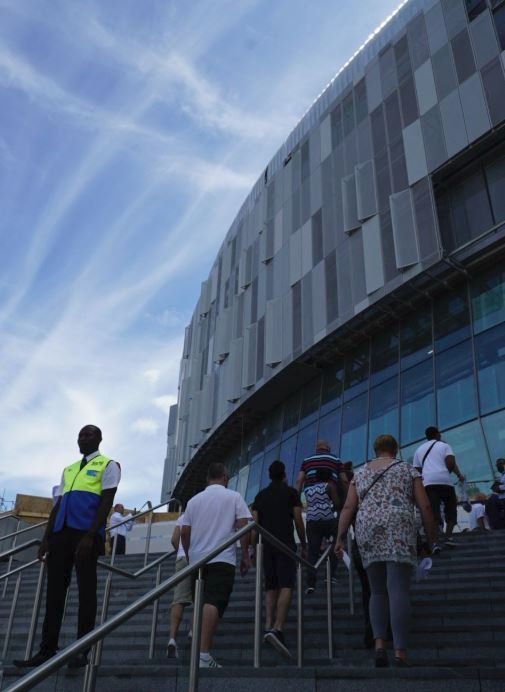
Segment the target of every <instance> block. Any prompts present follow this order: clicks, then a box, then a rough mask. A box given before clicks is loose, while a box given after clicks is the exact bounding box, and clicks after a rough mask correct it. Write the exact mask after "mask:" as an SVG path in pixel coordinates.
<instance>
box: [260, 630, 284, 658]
mask: <svg viewBox="0 0 505 692" xmlns="http://www.w3.org/2000/svg"><path fill="white" fill-rule="evenodd" d="M263 641H264V642H266V643H268V644H271V645H272V646H273V647H274V649H276V651H278V652H279V653H280V654H283V655H284V656H286V658H291V653H290V651H289V649H288V647H287V646H286V645H285V644H284V634H283V633H282V632H280V631H279V630H270V632H267V633H266V634H265V636H264V637H263Z"/></svg>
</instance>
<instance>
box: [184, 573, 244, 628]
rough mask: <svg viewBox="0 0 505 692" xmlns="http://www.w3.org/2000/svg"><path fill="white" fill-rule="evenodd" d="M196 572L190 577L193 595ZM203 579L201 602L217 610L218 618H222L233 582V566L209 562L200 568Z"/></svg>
mask: <svg viewBox="0 0 505 692" xmlns="http://www.w3.org/2000/svg"><path fill="white" fill-rule="evenodd" d="M197 577H198V572H194V573H193V575H192V580H193V594H194V592H195V583H196V579H197ZM202 577H203V602H204V603H207V604H208V605H213V606H214V607H215V608H217V612H218V613H219V617H220V618H222V617H223V615H224V611H225V610H226V607H227V605H228V601H229V600H230V596H231V592H232V591H233V584H234V582H235V565H230V563H229V562H211V563H210V564H208V565H205V566H204V567H202Z"/></svg>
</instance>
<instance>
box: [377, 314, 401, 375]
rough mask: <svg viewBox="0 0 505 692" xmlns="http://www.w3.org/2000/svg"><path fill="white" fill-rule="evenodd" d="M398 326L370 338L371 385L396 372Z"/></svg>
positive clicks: (398, 341)
mask: <svg viewBox="0 0 505 692" xmlns="http://www.w3.org/2000/svg"><path fill="white" fill-rule="evenodd" d="M399 343H400V339H399V337H398V326H397V325H395V326H394V327H393V328H392V329H391V328H390V329H386V330H384V331H383V332H379V334H377V336H375V337H373V338H372V353H371V358H370V360H371V377H370V383H371V384H372V385H374V384H379V382H383V381H384V380H387V379H389V378H390V377H391V376H392V375H396V374H397V373H398V361H399Z"/></svg>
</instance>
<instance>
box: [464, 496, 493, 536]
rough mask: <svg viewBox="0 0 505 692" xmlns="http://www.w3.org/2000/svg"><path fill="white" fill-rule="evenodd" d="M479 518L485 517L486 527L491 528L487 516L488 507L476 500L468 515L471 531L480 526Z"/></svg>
mask: <svg viewBox="0 0 505 692" xmlns="http://www.w3.org/2000/svg"><path fill="white" fill-rule="evenodd" d="M477 519H484V528H486V529H489V528H490V527H489V521H488V518H487V516H486V508H485V506H484V505H483V504H482V503H481V502H476V503H475V504H474V505H472V510H471V512H470V516H469V517H468V521H469V524H470V530H471V531H473V529H476V528H477V527H478V526H479V525H478V523H477Z"/></svg>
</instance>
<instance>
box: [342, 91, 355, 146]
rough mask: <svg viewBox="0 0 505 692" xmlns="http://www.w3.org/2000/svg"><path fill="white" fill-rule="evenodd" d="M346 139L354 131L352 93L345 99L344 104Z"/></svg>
mask: <svg viewBox="0 0 505 692" xmlns="http://www.w3.org/2000/svg"><path fill="white" fill-rule="evenodd" d="M342 107H343V120H344V137H345V136H347V135H348V134H349V133H350V132H352V131H353V130H354V102H353V97H352V91H351V93H350V94H349V95H348V96H346V97H345V99H344V101H343V103H342Z"/></svg>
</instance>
